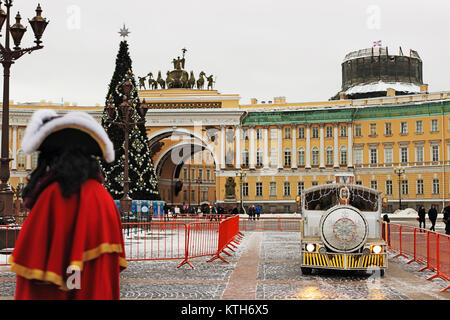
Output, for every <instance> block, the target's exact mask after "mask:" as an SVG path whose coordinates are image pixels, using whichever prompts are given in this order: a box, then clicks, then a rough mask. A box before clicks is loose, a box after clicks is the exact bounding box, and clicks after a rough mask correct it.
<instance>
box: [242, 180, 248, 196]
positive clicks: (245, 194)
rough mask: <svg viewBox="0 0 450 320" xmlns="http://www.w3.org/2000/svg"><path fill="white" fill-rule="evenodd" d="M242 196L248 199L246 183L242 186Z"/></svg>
mask: <svg viewBox="0 0 450 320" xmlns="http://www.w3.org/2000/svg"><path fill="white" fill-rule="evenodd" d="M242 196H243V197H248V182H244V183H243V184H242Z"/></svg>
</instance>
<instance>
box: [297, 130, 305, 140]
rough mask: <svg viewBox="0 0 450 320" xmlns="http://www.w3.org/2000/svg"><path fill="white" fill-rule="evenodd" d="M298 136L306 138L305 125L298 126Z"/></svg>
mask: <svg viewBox="0 0 450 320" xmlns="http://www.w3.org/2000/svg"><path fill="white" fill-rule="evenodd" d="M298 138H299V139H305V127H298Z"/></svg>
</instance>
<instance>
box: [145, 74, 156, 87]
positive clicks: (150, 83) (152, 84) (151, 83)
mask: <svg viewBox="0 0 450 320" xmlns="http://www.w3.org/2000/svg"><path fill="white" fill-rule="evenodd" d="M147 77H148V88H149V89H153V90H155V89H158V83H157V82H156V80H155V79H153V74H152V73H151V72H149V74H148V75H147Z"/></svg>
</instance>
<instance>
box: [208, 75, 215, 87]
mask: <svg viewBox="0 0 450 320" xmlns="http://www.w3.org/2000/svg"><path fill="white" fill-rule="evenodd" d="M206 80H208V90H212V89H213V84H214V83H215V81H214V79H213V75H210V76H209V77H206Z"/></svg>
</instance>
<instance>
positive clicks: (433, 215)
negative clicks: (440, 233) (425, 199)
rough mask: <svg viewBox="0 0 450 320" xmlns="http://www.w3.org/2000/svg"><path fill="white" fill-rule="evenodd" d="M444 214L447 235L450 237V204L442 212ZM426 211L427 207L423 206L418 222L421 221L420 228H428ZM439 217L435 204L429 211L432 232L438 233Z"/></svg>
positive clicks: (420, 209) (419, 212)
mask: <svg viewBox="0 0 450 320" xmlns="http://www.w3.org/2000/svg"><path fill="white" fill-rule="evenodd" d="M442 213H443V214H444V216H443V220H444V223H445V234H448V235H450V202H449V204H448V205H447V206H446V207H444V209H443V210H442ZM426 214H427V212H426V210H425V206H424V205H421V206H420V208H419V211H418V215H419V217H418V221H419V228H422V226H423V228H424V229H425V228H426V225H425V217H426ZM437 216H438V211H437V209H436V206H435V205H434V204H432V205H431V208H430V209H429V210H428V219H430V222H431V227H430V230H431V231H436V230H435V227H436V221H437Z"/></svg>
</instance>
